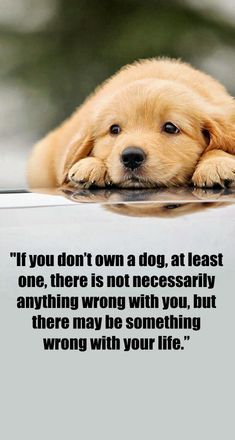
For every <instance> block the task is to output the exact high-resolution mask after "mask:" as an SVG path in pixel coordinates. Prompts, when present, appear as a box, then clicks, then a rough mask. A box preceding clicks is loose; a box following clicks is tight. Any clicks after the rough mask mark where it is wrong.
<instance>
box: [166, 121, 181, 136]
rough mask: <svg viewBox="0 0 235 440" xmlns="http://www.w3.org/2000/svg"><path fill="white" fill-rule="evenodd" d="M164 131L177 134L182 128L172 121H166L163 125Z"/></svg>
mask: <svg viewBox="0 0 235 440" xmlns="http://www.w3.org/2000/svg"><path fill="white" fill-rule="evenodd" d="M162 131H164V132H165V133H168V134H177V133H179V132H180V129H179V128H178V127H176V125H175V124H173V123H172V122H166V123H165V124H164V125H163V127H162Z"/></svg>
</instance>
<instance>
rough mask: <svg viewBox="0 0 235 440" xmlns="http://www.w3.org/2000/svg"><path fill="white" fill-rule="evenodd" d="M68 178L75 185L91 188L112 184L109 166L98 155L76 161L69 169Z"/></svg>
mask: <svg viewBox="0 0 235 440" xmlns="http://www.w3.org/2000/svg"><path fill="white" fill-rule="evenodd" d="M68 179H69V181H70V183H71V184H72V185H74V186H78V187H80V188H89V187H90V186H92V185H94V186H99V187H105V186H106V185H110V184H111V181H110V179H109V176H108V172H107V168H106V167H105V165H104V163H103V162H102V161H101V160H100V159H98V158H96V157H86V158H85V159H81V160H79V161H78V162H76V163H75V164H74V165H73V166H72V168H71V169H70V170H69V173H68Z"/></svg>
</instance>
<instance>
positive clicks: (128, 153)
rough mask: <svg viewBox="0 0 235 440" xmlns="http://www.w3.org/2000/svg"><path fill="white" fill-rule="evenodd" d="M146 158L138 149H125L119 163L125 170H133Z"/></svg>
mask: <svg viewBox="0 0 235 440" xmlns="http://www.w3.org/2000/svg"><path fill="white" fill-rule="evenodd" d="M145 158H146V154H145V152H144V151H143V150H142V149H141V148H139V147H127V148H125V150H123V152H122V155H121V162H122V163H123V165H124V166H125V167H126V168H129V169H131V170H135V169H136V168H139V167H140V165H142V163H143V162H144V160H145Z"/></svg>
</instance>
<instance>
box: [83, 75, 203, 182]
mask: <svg viewBox="0 0 235 440" xmlns="http://www.w3.org/2000/svg"><path fill="white" fill-rule="evenodd" d="M201 107H202V104H201V102H200V100H199V99H198V97H197V95H196V94H195V95H194V93H193V92H191V90H189V89H187V88H185V87H183V86H179V84H177V85H174V84H173V83H172V82H168V81H163V80H162V81H161V80H157V81H156V80H151V79H148V80H141V81H136V82H134V83H132V84H130V85H128V86H126V87H124V88H123V89H121V90H120V91H118V92H115V93H114V94H113V95H112V96H109V97H107V98H106V101H105V102H102V103H101V104H100V107H99V108H98V109H97V114H96V116H95V122H94V125H93V126H94V128H93V139H94V147H93V150H92V153H91V155H92V156H95V157H99V158H100V159H102V160H104V161H105V163H106V166H107V169H108V173H109V176H110V178H111V180H112V182H113V183H114V184H116V185H118V186H121V187H153V186H162V185H166V186H168V185H178V184H182V183H186V182H188V180H189V179H190V177H191V176H192V174H193V172H194V170H195V166H196V163H197V161H198V159H199V157H200V155H201V154H202V152H203V150H204V149H205V148H206V145H207V143H208V138H207V136H205V133H203V130H202V108H201Z"/></svg>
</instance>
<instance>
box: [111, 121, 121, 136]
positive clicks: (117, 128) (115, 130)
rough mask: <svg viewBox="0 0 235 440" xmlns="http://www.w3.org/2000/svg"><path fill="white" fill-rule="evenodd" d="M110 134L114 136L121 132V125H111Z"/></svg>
mask: <svg viewBox="0 0 235 440" xmlns="http://www.w3.org/2000/svg"><path fill="white" fill-rule="evenodd" d="M109 132H110V134H113V135H114V136H117V134H119V133H120V132H121V127H120V125H118V124H113V125H111V127H110V129H109Z"/></svg>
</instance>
